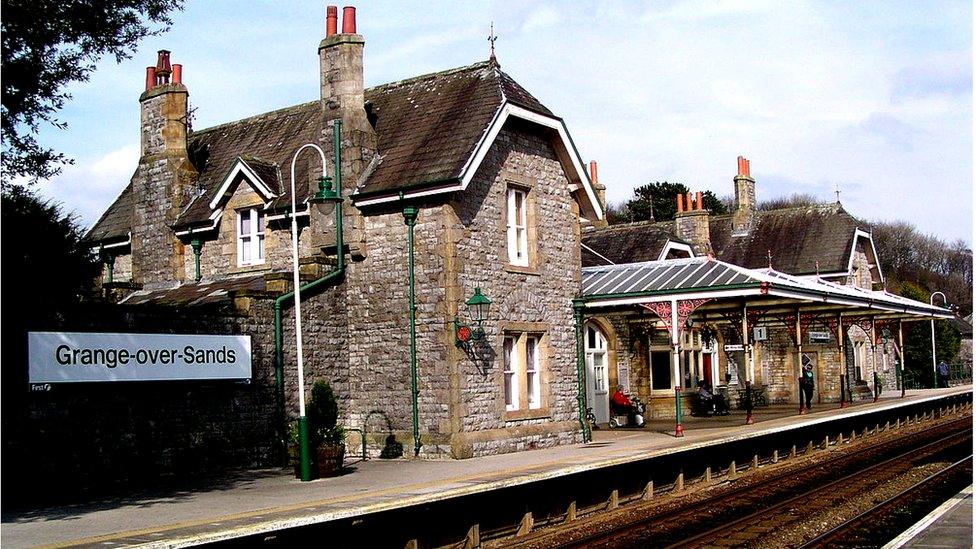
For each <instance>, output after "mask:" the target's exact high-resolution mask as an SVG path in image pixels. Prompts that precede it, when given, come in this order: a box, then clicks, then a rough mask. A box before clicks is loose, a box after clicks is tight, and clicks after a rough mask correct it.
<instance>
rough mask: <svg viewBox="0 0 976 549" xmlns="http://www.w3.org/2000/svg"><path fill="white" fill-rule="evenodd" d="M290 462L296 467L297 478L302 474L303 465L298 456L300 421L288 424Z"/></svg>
mask: <svg viewBox="0 0 976 549" xmlns="http://www.w3.org/2000/svg"><path fill="white" fill-rule="evenodd" d="M288 462H289V463H291V464H292V465H293V466H294V467H295V478H299V477H301V476H302V471H301V469H302V465H301V461H300V459H299V456H298V422H297V421H292V422H291V423H289V424H288Z"/></svg>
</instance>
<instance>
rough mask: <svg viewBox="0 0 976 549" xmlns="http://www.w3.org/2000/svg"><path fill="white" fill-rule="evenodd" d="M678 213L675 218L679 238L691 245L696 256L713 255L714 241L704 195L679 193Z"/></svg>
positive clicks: (699, 193)
mask: <svg viewBox="0 0 976 549" xmlns="http://www.w3.org/2000/svg"><path fill="white" fill-rule="evenodd" d="M676 198H677V202H678V212H677V213H676V214H675V216H674V228H675V233H676V234H677V235H678V237H679V238H681V239H682V240H684V241H686V242H688V243H689V244H691V247H692V249H693V250H694V251H695V255H711V254H712V239H711V235H710V234H709V232H708V210H706V209H705V207H704V206H703V203H702V193H701V191H698V192H697V193H695V194H694V199H692V194H691V193H690V192H689V193H687V194H682V193H679V194H678V195H677V197H676Z"/></svg>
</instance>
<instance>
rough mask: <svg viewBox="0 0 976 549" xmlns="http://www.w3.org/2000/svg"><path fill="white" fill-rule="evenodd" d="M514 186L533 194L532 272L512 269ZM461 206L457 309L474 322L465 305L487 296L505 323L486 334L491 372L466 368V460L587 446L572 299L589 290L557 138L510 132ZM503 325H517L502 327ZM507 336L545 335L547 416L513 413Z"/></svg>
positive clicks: (517, 128)
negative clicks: (553, 141) (507, 387)
mask: <svg viewBox="0 0 976 549" xmlns="http://www.w3.org/2000/svg"><path fill="white" fill-rule="evenodd" d="M509 186H516V187H518V188H521V189H523V190H527V191H528V205H529V211H528V219H529V225H530V227H529V233H528V242H529V250H528V251H529V266H528V268H524V267H513V266H509V265H508V249H507V240H506V203H507V198H506V194H507V190H508V188H509ZM453 206H454V211H455V212H456V214H455V215H456V217H457V222H456V223H455V226H454V228H453V230H452V235H453V236H454V238H456V239H457V240H456V242H457V244H456V245H455V253H456V257H455V262H456V267H455V269H456V272H457V275H456V276H457V282H456V289H455V292H454V296H453V303H451V304H450V305H449V307H451V308H453V309H457V310H461V311H463V314H465V315H466V314H467V311H466V310H465V309H466V308H465V306H464V305H463V301H464V300H465V299H467V298H468V297H469V296H470V295H471V294H472V293H473V291H474V288H475V287H480V288H481V289H482V291H483V292H484V293H485V295H488V296H489V297H491V298H492V299H493V301H494V303H493V305H492V307H493V308H494V310H495V312H494V313H493V314H492V315H491V317H492V319H499V320H498V321H496V322H489V323H487V324H486V331H487V335H486V337H487V341H489V342H492V343H493V345H494V349H495V350H496V352H495V356H494V360H493V361H492V362H491V363H490V367H488V368H485V369H484V370H479V369H478V368H477V367H475V365H474V364H472V363H471V361H470V360H468V359H466V358H465V359H462V360H461V361H460V363H459V377H460V394H461V403H460V409H459V416H460V427H461V431H463V433H464V435H463V436H462V437H460V438H461V440H462V441H463V442H462V443H461V444H460V445H456V447H458V446H459V448H456V450H458V451H460V452H461V453H462V454H466V453H467V452H468V448H469V447H470V449H471V450H470V451H471V452H472V453H473V455H480V454H489V453H500V452H507V451H514V450H518V449H521V448H523V447H527V446H526V445H528V447H542V446H551V445H554V444H561V443H565V442H570V441H573V440H577V437H578V436H579V426H578V419H579V416H578V410H577V404H576V396H577V394H578V392H577V391H578V387H577V380H576V351H575V349H576V346H575V325H574V320H573V311H572V303H571V297H572V296H574V295H576V294H577V293H578V292H579V288H580V280H581V273H580V269H579V265H580V257H579V254H580V247H579V222H578V209H577V206H576V203H575V201H574V199H573V198H572V196H571V195H570V185H569V181H568V180H567V178H566V175H565V173H564V171H563V167H562V165H561V163H560V162H559V160H558V159H557V157H556V154H555V152H554V150H553V149H552V147H551V145H550V144H549V141H548V138H547V137H545V136H544V135H542V134H540V133H537V131H535V130H533V129H532V128H529V127H528V126H525V125H522V124H514V123H509V124H506V126H505V128H503V130H502V131H501V132H500V133H499V134H498V137H497V138H496V141H495V143H494V145H493V146H492V147H491V149H490V150H489V151H488V154H487V155H486V156H485V159H484V162H483V163H482V165H481V168H480V169H479V170H478V172H477V173H476V174H475V177H474V179H473V180H472V181H471V184H470V186H469V187H468V189H467V191H466V192H465V193H462V194H461V195H460V196H459V200H458V201H457V202H455V203H454V204H453ZM533 226H534V231H533V229H532V227H533ZM533 233H534V234H533ZM501 320H504V321H507V322H508V325H501V326H500V325H499V323H500V321H501ZM506 328H507V329H510V330H512V331H513V332H518V331H523V330H524V331H536V330H544V331H545V341H544V342H545V343H546V345H545V346H544V347H545V349H546V350H547V351H548V353H547V355H546V356H545V362H544V365H543V368H544V371H545V376H546V377H547V378H548V379H547V381H548V383H547V384H546V385H547V388H548V394H547V395H544V398H543V402H545V403H547V404H548V406H547V407H543V408H542V409H540V410H536V411H531V410H530V411H529V412H528V413H521V414H509V413H506V412H505V407H504V398H503V393H502V388H503V375H502V370H503V364H502V356H501V354H502V353H501V352H500V351H501V348H502V343H503V338H504V333H503V332H502V331H501V330H503V329H506ZM544 379H545V378H544ZM546 397H548V398H546Z"/></svg>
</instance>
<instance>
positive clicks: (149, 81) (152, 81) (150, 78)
mask: <svg viewBox="0 0 976 549" xmlns="http://www.w3.org/2000/svg"><path fill="white" fill-rule="evenodd" d="M155 85H156V67H146V91H149V90H151V89H153V87H154V86H155Z"/></svg>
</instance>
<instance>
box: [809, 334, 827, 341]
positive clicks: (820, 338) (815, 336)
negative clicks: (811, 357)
mask: <svg viewBox="0 0 976 549" xmlns="http://www.w3.org/2000/svg"><path fill="white" fill-rule="evenodd" d="M823 341H830V332H810V343H817V342H823Z"/></svg>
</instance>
